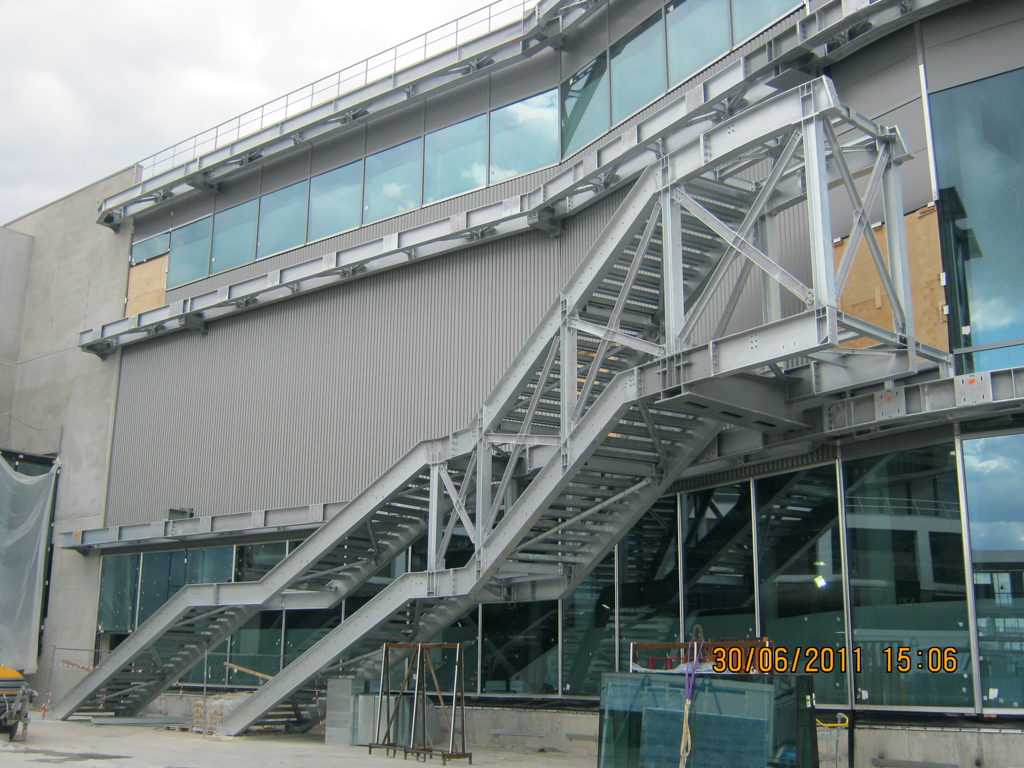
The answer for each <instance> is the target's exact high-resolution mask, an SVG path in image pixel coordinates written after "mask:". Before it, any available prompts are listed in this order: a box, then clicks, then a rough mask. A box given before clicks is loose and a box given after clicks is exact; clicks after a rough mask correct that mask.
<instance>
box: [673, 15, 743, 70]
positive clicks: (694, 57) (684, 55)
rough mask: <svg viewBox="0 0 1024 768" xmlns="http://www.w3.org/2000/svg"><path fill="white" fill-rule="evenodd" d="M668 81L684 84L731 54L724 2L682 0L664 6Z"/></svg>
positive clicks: (727, 19)
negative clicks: (714, 62) (716, 61)
mask: <svg viewBox="0 0 1024 768" xmlns="http://www.w3.org/2000/svg"><path fill="white" fill-rule="evenodd" d="M665 10H666V12H667V13H666V15H665V24H666V27H667V28H666V35H667V38H668V82H669V85H676V84H677V83H681V82H682V81H683V80H685V79H686V78H688V77H690V76H691V75H693V74H695V73H697V72H699V71H700V70H701V69H702V68H703V67H705V66H707V65H708V63H710V62H712V61H714V60H715V59H717V58H719V57H720V56H722V55H723V54H725V53H726V52H728V50H729V48H730V47H731V46H730V41H729V4H728V3H726V2H723V0H683V2H678V3H669V4H668V5H667V6H665Z"/></svg>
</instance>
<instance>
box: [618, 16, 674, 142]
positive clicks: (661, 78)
mask: <svg viewBox="0 0 1024 768" xmlns="http://www.w3.org/2000/svg"><path fill="white" fill-rule="evenodd" d="M609 53H610V54H611V62H612V80H611V87H612V123H619V122H621V121H622V120H625V119H626V118H627V117H629V116H630V115H631V114H633V113H634V112H636V111H637V110H638V109H640V107H642V106H644V105H645V104H647V103H648V102H651V101H654V99H656V98H657V97H658V96H661V94H663V93H664V92H665V29H664V24H663V22H662V19H661V13H658V14H656V15H654V16H652V17H651V18H649V19H648V20H647V21H645V22H644V23H643V24H641V25H640V26H639V27H637V28H636V29H634V30H633V31H632V32H630V33H629V34H628V35H626V36H625V37H624V38H622V39H621V40H620V41H619V42H617V43H615V45H613V46H612V47H611V51H610V52H609Z"/></svg>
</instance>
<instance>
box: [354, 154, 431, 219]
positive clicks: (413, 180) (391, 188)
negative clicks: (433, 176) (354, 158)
mask: <svg viewBox="0 0 1024 768" xmlns="http://www.w3.org/2000/svg"><path fill="white" fill-rule="evenodd" d="M422 148H423V144H422V142H421V140H420V139H414V140H413V141H408V142H406V143H405V144H399V145H398V146H397V147H392V148H391V149H388V150H385V151H384V152H378V153H377V154H376V155H370V156H369V157H368V158H366V181H365V183H364V185H363V187H364V195H363V223H364V224H369V223H370V222H372V221H379V220H380V219H386V218H387V217H388V216H394V215H395V214H399V213H402V212H403V211H408V210H410V209H412V208H415V207H416V206H418V205H419V204H420V185H421V181H422V169H421V160H422V158H421V154H422Z"/></svg>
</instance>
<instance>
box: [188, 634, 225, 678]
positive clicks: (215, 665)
mask: <svg viewBox="0 0 1024 768" xmlns="http://www.w3.org/2000/svg"><path fill="white" fill-rule="evenodd" d="M225 661H231V657H230V656H229V655H228V641H227V640H225V641H224V642H222V643H221V644H220V645H218V646H217V647H216V648H213V649H211V650H210V652H209V653H207V654H204V655H203V660H202V661H200V662H199V663H198V664H196V665H195V666H194V667H192V669H190V670H189V671H188V672H186V673H185V674H184V675H182V676H181V682H182V683H184V684H185V685H203V684H204V683H205V684H206V685H226V684H227V676H228V669H227V667H225V666H224V662H225ZM204 677H205V678H206V679H205V680H204V679H203V678H204Z"/></svg>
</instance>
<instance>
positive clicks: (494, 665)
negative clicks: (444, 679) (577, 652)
mask: <svg viewBox="0 0 1024 768" xmlns="http://www.w3.org/2000/svg"><path fill="white" fill-rule="evenodd" d="M483 617H484V618H483V638H484V644H483V690H484V693H558V601H557V600H542V601H538V602H534V603H494V604H491V603H488V604H486V605H484V609H483Z"/></svg>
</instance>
